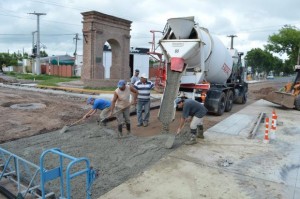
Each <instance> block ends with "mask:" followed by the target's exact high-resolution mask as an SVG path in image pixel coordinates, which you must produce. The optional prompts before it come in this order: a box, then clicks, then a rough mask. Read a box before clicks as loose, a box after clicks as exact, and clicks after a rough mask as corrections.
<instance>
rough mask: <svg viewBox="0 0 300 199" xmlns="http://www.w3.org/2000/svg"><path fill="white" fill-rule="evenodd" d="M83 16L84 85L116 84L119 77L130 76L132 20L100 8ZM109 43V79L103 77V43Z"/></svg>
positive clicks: (82, 72) (82, 77)
mask: <svg viewBox="0 0 300 199" xmlns="http://www.w3.org/2000/svg"><path fill="white" fill-rule="evenodd" d="M81 14H82V15H83V22H82V23H83V30H82V31H83V66H82V69H81V80H82V81H83V83H84V86H88V87H107V86H116V85H117V82H118V81H119V80H120V79H125V80H128V81H129V79H130V67H129V49H130V27H131V23H132V22H131V21H128V20H125V19H121V18H118V17H114V16H110V15H106V14H103V13H100V12H97V11H89V12H83V13H81ZM105 42H108V43H109V45H110V47H111V51H112V65H111V68H110V79H104V66H103V46H104V44H105Z"/></svg>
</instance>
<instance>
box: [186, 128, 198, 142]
mask: <svg viewBox="0 0 300 199" xmlns="http://www.w3.org/2000/svg"><path fill="white" fill-rule="evenodd" d="M196 133H197V129H191V134H192V136H191V138H190V139H189V140H188V141H186V142H185V143H184V144H185V145H192V144H196V143H197V140H196Z"/></svg>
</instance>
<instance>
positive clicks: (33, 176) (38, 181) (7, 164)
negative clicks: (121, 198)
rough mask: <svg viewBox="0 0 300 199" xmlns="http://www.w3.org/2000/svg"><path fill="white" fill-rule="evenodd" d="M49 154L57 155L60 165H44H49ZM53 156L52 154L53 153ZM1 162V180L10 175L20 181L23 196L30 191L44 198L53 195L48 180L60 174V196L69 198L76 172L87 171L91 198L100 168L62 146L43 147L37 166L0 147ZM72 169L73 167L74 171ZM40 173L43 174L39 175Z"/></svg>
mask: <svg viewBox="0 0 300 199" xmlns="http://www.w3.org/2000/svg"><path fill="white" fill-rule="evenodd" d="M48 154H52V155H54V156H57V157H58V162H57V163H58V166H56V167H54V168H50V169H46V168H45V165H47V161H45V156H46V155H48ZM47 157H48V156H47ZM50 158H52V156H51V157H50ZM64 159H67V160H69V164H68V165H67V166H66V165H64ZM45 162H46V164H45ZM53 162H54V163H56V162H55V160H54V158H52V159H51V164H52V165H53ZM20 165H22V167H20ZM54 165H55V164H54ZM0 166H1V167H2V171H1V170H0V181H1V180H2V179H3V177H10V180H11V181H13V182H15V183H16V184H17V189H18V194H21V195H22V196H23V197H24V198H25V196H26V194H28V193H30V194H33V195H34V196H37V197H39V198H42V199H45V198H47V197H49V196H53V195H54V192H48V193H46V190H45V184H46V183H47V182H49V181H51V180H55V179H58V178H59V181H60V197H59V198H60V199H63V198H66V199H70V198H71V180H72V179H73V178H75V177H77V176H80V175H84V174H85V175H86V176H85V190H86V198H87V199H90V196H91V192H90V188H91V185H92V183H93V181H94V180H95V179H96V178H97V177H98V171H97V170H94V169H93V168H92V167H90V162H89V160H88V159H87V158H75V157H73V156H70V155H67V154H65V153H63V152H61V150H60V149H58V148H53V149H49V150H46V151H44V152H43V153H42V154H41V156H40V166H38V165H35V164H33V163H31V162H29V161H27V160H25V159H23V158H21V157H18V156H17V155H15V154H13V153H11V152H9V151H7V150H5V149H2V148H1V147H0ZM64 166H65V167H66V169H65V168H64ZM75 166H78V168H79V167H80V166H81V167H84V168H83V169H77V170H76V168H75ZM72 170H73V171H74V172H73V173H72ZM64 172H65V173H64ZM24 173H26V174H24ZM38 174H40V176H39V175H38ZM24 176H27V178H29V179H26V182H27V183H26V185H25V184H24V183H22V181H23V180H24ZM39 177H40V178H39ZM15 179H16V180H15ZM64 182H66V186H65V187H66V195H65V190H64ZM40 192H41V193H40Z"/></svg>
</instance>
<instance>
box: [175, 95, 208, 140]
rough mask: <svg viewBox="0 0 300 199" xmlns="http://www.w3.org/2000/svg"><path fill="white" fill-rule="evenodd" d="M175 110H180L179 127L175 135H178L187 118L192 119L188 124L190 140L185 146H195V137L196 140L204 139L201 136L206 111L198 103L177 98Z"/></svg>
mask: <svg viewBox="0 0 300 199" xmlns="http://www.w3.org/2000/svg"><path fill="white" fill-rule="evenodd" d="M175 103H176V105H177V108H180V109H182V116H181V118H180V123H179V127H178V129H177V134H180V132H181V130H182V128H183V127H184V123H185V122H188V121H189V116H191V117H192V121H191V124H190V129H191V131H190V132H191V134H192V135H191V138H190V140H188V141H187V142H185V144H187V145H191V144H196V143H197V141H196V136H197V137H198V138H201V139H204V136H203V117H204V116H205V115H206V113H207V109H206V108H205V107H204V106H203V105H202V104H201V103H200V102H197V101H195V100H192V99H183V98H178V99H176V100H175Z"/></svg>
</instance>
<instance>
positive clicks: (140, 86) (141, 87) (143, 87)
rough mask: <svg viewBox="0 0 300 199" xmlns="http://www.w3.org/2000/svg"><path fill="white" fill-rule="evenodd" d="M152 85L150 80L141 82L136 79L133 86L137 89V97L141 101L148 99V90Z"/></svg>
mask: <svg viewBox="0 0 300 199" xmlns="http://www.w3.org/2000/svg"><path fill="white" fill-rule="evenodd" d="M153 87H154V84H153V83H152V82H151V81H146V83H142V82H141V81H137V82H135V84H134V88H135V89H136V90H138V91H139V94H138V99H139V100H142V101H148V100H150V90H151V89H152V88H153Z"/></svg>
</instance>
